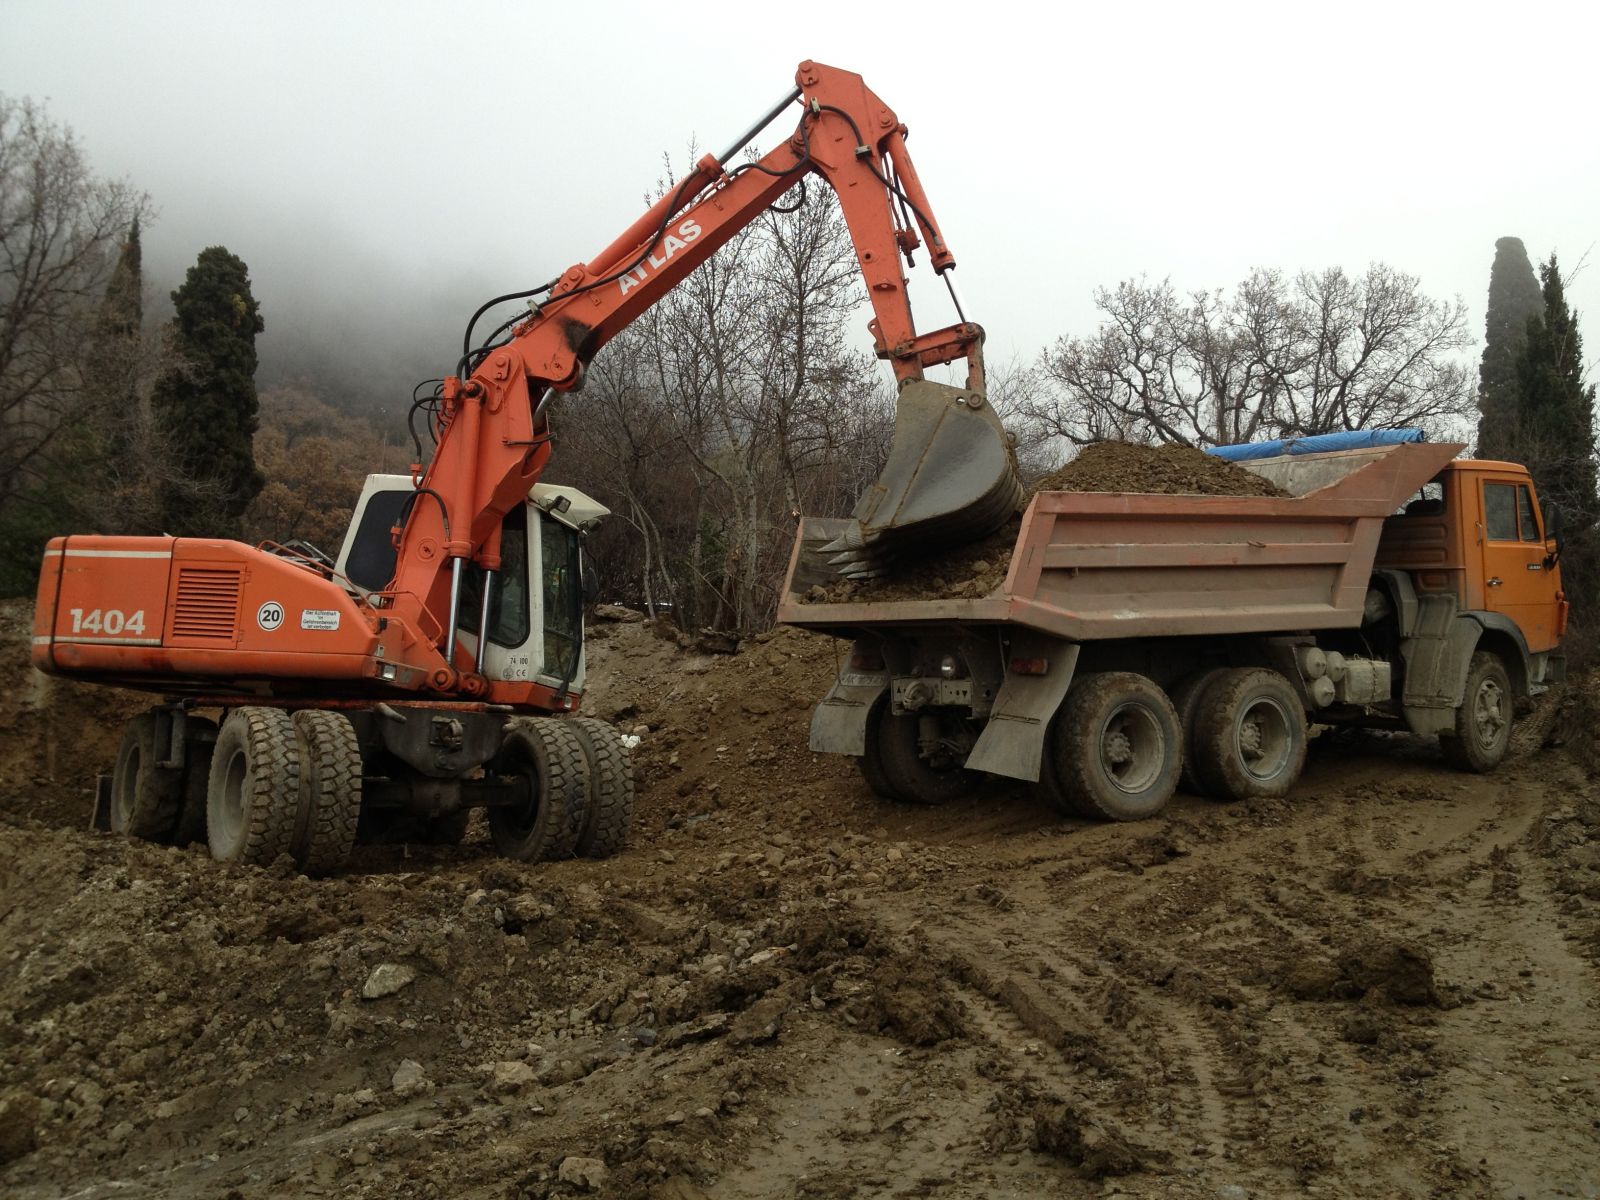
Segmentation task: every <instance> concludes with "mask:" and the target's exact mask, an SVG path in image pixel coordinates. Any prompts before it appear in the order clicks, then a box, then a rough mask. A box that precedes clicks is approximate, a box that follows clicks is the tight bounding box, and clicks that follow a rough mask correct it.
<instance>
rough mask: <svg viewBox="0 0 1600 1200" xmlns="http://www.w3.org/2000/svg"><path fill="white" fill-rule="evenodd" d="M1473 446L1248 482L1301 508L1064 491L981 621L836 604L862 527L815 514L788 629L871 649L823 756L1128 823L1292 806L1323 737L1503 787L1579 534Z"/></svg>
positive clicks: (912, 791)
mask: <svg viewBox="0 0 1600 1200" xmlns="http://www.w3.org/2000/svg"><path fill="white" fill-rule="evenodd" d="M1304 448H1305V447H1304V445H1301V446H1286V447H1285V449H1286V450H1287V451H1301V450H1303V449H1304ZM1463 449H1464V447H1462V446H1460V445H1456V444H1445V443H1441V444H1427V443H1423V442H1420V441H1401V442H1396V443H1393V444H1376V445H1364V446H1361V447H1359V448H1355V449H1343V450H1332V451H1323V452H1313V453H1302V452H1284V453H1273V454H1269V455H1268V456H1266V457H1257V458H1253V459H1249V460H1246V461H1241V462H1239V463H1238V465H1239V466H1241V467H1243V468H1245V469H1247V470H1250V471H1254V472H1255V473H1257V474H1258V475H1261V476H1263V477H1264V478H1266V479H1268V480H1270V481H1271V482H1273V483H1274V484H1276V485H1277V486H1278V487H1279V488H1280V489H1281V490H1282V491H1284V492H1285V493H1287V495H1286V496H1285V497H1282V498H1277V497H1273V498H1266V497H1239V496H1169V495H1142V494H1137V495H1136V494H1124V493H1103V492H1089V493H1066V492H1041V493H1039V494H1037V495H1035V496H1034V497H1033V499H1032V500H1031V501H1030V503H1029V504H1028V507H1027V510H1026V512H1025V514H1024V516H1023V520H1022V528H1021V532H1020V534H1019V536H1018V538H1017V542H1016V545H1015V547H1014V549H1013V552H1012V557H1011V563H1010V569H1009V572H1008V574H1007V575H1006V579H1005V582H1004V584H1002V585H1001V586H1000V588H999V589H998V590H997V591H995V592H994V593H993V594H991V595H989V596H985V597H983V598H981V599H948V600H945V599H925V600H924V599H919V600H901V601H884V602H850V603H832V602H826V601H823V602H812V597H814V596H816V595H817V593H814V592H813V591H812V589H813V588H814V587H815V586H816V585H818V584H826V583H830V582H834V581H836V579H837V576H836V575H835V574H834V572H833V571H832V570H831V569H830V568H829V566H828V565H827V562H826V555H825V554H824V553H823V552H822V547H824V546H826V545H828V543H830V542H831V541H832V540H833V538H834V537H836V536H837V533H838V531H839V529H840V528H841V526H842V524H843V523H842V522H840V521H835V520H829V519H821V518H809V517H808V518H806V519H805V520H804V521H803V523H802V525H801V528H800V530H799V533H798V536H797V539H796V543H795V547H794V551H793V554H792V556H791V559H790V565H789V573H788V577H787V579H786V582H785V594H784V596H783V598H782V600H781V602H780V605H779V609H778V617H779V620H781V621H783V622H784V623H786V624H790V625H796V626H800V627H803V628H808V629H815V630H818V631H820V632H824V633H829V634H832V635H834V636H836V637H839V638H844V639H849V640H850V641H851V642H852V643H853V645H852V649H851V653H850V655H849V658H848V661H847V662H846V663H845V665H844V666H843V667H842V668H841V670H840V672H839V675H838V678H837V679H836V680H835V681H834V684H833V687H832V688H831V689H830V690H829V692H828V694H827V696H826V697H824V698H823V700H822V701H821V703H819V704H818V705H817V707H816V709H815V711H814V713H813V717H812V724H811V747H812V749H813V750H816V751H820V752H827V753H836V754H848V755H852V756H854V757H855V758H856V759H857V761H858V762H859V764H860V767H861V771H862V774H863V775H864V776H865V777H866V780H867V782H868V784H869V785H870V786H871V787H872V789H873V790H874V791H876V792H877V793H878V794H880V795H882V796H885V797H887V798H894V799H902V800H907V801H911V802H917V803H935V802H938V801H940V800H944V799H947V798H951V797H953V796H956V795H959V794H961V793H962V792H964V791H966V790H968V789H969V788H970V787H971V786H972V785H973V784H974V783H975V782H977V778H978V776H979V775H981V774H990V775H998V776H1005V777H1009V778H1013V779H1021V780H1029V781H1037V782H1038V783H1039V784H1040V785H1041V787H1042V788H1043V790H1044V791H1045V793H1046V794H1047V795H1048V796H1049V798H1050V799H1051V801H1052V802H1053V803H1055V804H1056V805H1057V806H1058V807H1059V808H1061V809H1062V810H1063V811H1069V812H1075V813H1082V814H1086V815H1092V816H1103V817H1111V818H1116V819H1121V820H1132V819H1136V818H1140V817H1145V816H1150V815H1152V814H1154V813H1156V812H1159V811H1160V810H1161V809H1162V808H1163V807H1164V806H1165V804H1166V803H1167V801H1168V799H1169V798H1170V797H1171V796H1172V794H1173V792H1174V791H1175V790H1176V789H1177V787H1178V786H1179V783H1180V779H1181V780H1182V782H1183V783H1184V784H1185V786H1186V787H1187V788H1190V789H1193V790H1198V791H1200V792H1203V793H1206V794H1209V795H1212V796H1215V797H1217V798H1219V799H1241V798H1245V797H1252V796H1281V795H1283V794H1284V793H1285V792H1286V791H1287V790H1288V789H1289V788H1290V787H1291V786H1292V785H1293V784H1294V781H1295V780H1296V778H1298V776H1299V774H1300V771H1301V768H1302V766H1303V764H1304V761H1305V753H1306V739H1307V726H1308V724H1309V723H1312V722H1315V723H1318V724H1326V725H1363V726H1370V727H1378V728H1385V729H1400V730H1410V731H1412V732H1414V733H1421V734H1437V735H1439V737H1440V743H1441V746H1442V747H1443V750H1444V753H1445V755H1446V756H1447V757H1448V758H1449V759H1450V761H1451V762H1453V763H1455V764H1457V765H1459V766H1461V767H1463V768H1465V769H1468V770H1474V771H1487V770H1489V769H1491V768H1493V767H1494V766H1495V765H1496V764H1497V763H1498V762H1499V761H1500V760H1501V759H1502V758H1503V757H1504V755H1505V753H1506V750H1507V747H1508V744H1509V741H1510V737H1511V727H1512V722H1513V719H1514V713H1515V710H1516V707H1517V705H1518V704H1519V702H1522V701H1524V700H1526V699H1527V698H1529V697H1531V696H1535V695H1537V694H1539V693H1540V692H1542V691H1543V690H1545V688H1546V687H1547V686H1548V685H1549V684H1551V683H1553V682H1557V681H1559V680H1560V679H1561V678H1562V677H1563V674H1564V670H1565V660H1564V659H1563V657H1562V655H1561V652H1560V640H1561V636H1562V633H1563V632H1564V629H1565V626H1566V615H1567V604H1566V600H1565V598H1564V596H1563V595H1562V592H1561V579H1560V569H1559V566H1558V565H1557V564H1558V561H1559V558H1560V537H1559V534H1558V533H1557V531H1556V526H1557V525H1558V524H1559V517H1558V514H1556V513H1555V512H1554V510H1553V509H1551V508H1550V507H1549V506H1545V507H1544V508H1543V509H1541V506H1540V504H1539V502H1538V498H1537V495H1536V493H1535V490H1534V486H1533V481H1532V480H1531V479H1530V477H1529V475H1528V472H1527V470H1526V469H1525V468H1523V467H1520V466H1517V465H1514V464H1511V463H1503V462H1481V461H1472V460H1463V459H1457V458H1456V456H1457V454H1459V453H1460V452H1461V451H1462V450H1463ZM808 593H809V595H808Z"/></svg>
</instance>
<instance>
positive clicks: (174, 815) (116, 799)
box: [111, 712, 183, 843]
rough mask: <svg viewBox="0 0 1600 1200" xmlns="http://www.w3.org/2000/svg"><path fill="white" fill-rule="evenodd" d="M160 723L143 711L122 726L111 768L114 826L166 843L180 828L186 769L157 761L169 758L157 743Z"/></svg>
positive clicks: (133, 834) (130, 834) (146, 839)
mask: <svg viewBox="0 0 1600 1200" xmlns="http://www.w3.org/2000/svg"><path fill="white" fill-rule="evenodd" d="M159 732H160V723H159V721H158V719H157V714H156V713H153V712H147V713H140V714H139V715H138V716H137V717H134V718H133V719H132V720H131V721H129V722H128V724H127V725H126V726H125V727H124V728H123V731H122V745H121V746H120V747H119V748H118V749H117V764H116V766H115V767H113V768H112V771H111V829H112V832H114V833H125V834H128V835H129V836H130V837H136V838H143V839H144V840H145V841H147V842H162V843H167V842H171V841H172V836H173V834H174V832H175V831H176V829H177V824H178V809H179V806H180V803H181V801H182V798H183V772H182V771H181V770H177V769H174V768H171V767H159V766H157V765H156V764H157V763H158V762H160V761H161V760H162V759H163V758H165V757H166V752H165V748H164V747H162V746H160V745H158V744H157V742H158V740H159V739H158V738H157V736H156V735H157V734H158V733H159Z"/></svg>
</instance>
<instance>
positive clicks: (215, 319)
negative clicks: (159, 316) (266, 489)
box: [151, 246, 265, 537]
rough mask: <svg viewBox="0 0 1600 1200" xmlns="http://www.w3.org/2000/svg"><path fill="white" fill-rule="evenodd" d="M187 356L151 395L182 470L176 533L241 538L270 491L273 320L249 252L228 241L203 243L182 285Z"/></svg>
mask: <svg viewBox="0 0 1600 1200" xmlns="http://www.w3.org/2000/svg"><path fill="white" fill-rule="evenodd" d="M172 302H173V304H174V305H175V306H176V308H177V315H176V316H175V317H174V318H173V348H174V350H175V351H176V353H177V355H178V357H179V359H180V362H179V364H178V365H177V366H176V367H174V368H173V369H172V370H171V371H168V372H167V373H166V374H165V375H163V376H162V377H161V378H160V379H159V380H158V381H157V382H156V386H155V391H154V393H153V394H152V396H151V411H152V414H153V416H154V417H155V420H156V422H157V426H158V428H159V430H160V431H161V433H162V435H163V437H164V439H165V443H166V451H167V453H168V454H170V455H171V456H172V458H173V462H172V463H171V464H170V466H171V467H172V468H174V470H173V472H172V473H173V475H174V478H173V480H172V481H170V482H169V483H168V484H167V486H166V487H165V488H164V500H163V505H162V508H163V514H164V516H163V523H164V524H165V526H166V532H168V533H172V534H177V535H178V536H187V537H231V536H236V535H237V533H238V530H239V517H240V515H241V514H242V513H243V512H244V510H245V509H246V508H247V507H249V504H250V501H251V500H253V499H254V498H255V496H256V493H257V492H259V491H260V490H261V487H262V484H263V482H264V481H263V479H262V477H261V473H260V472H259V471H258V470H256V463H255V454H254V451H253V449H252V446H251V439H252V437H253V435H254V434H255V431H256V424H257V419H256V411H257V403H256V383H255V373H256V334H258V333H260V332H261V331H262V330H263V329H264V328H265V324H264V322H263V321H262V319H261V313H260V311H259V309H258V308H257V306H256V301H255V297H254V296H252V295H251V293H250V274H249V268H247V267H246V266H245V264H244V262H243V260H241V259H239V258H237V257H235V256H234V255H232V254H230V253H229V252H228V251H227V250H226V249H225V248H224V247H222V246H211V247H208V248H207V249H205V250H202V251H201V252H200V256H199V258H197V259H196V260H195V264H194V266H192V267H190V268H189V271H188V274H187V276H186V277H185V278H184V281H183V286H182V287H180V288H178V290H177V291H175V292H173V293H172Z"/></svg>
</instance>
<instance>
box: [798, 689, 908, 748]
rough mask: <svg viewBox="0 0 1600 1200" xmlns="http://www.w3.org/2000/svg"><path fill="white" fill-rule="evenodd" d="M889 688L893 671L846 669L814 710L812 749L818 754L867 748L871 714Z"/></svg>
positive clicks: (812, 716) (812, 711)
mask: <svg viewBox="0 0 1600 1200" xmlns="http://www.w3.org/2000/svg"><path fill="white" fill-rule="evenodd" d="M888 689H889V672H887V671H883V672H881V673H879V672H868V671H856V670H852V669H849V668H847V669H846V670H844V671H842V672H841V673H840V675H839V677H838V678H837V679H835V680H834V681H833V686H832V687H831V688H829V689H828V694H827V695H826V696H824V697H823V698H822V700H821V702H819V703H818V704H817V706H816V707H815V708H813V709H812V710H811V749H812V750H813V751H814V752H815V753H817V754H849V755H853V756H855V757H857V758H859V757H860V756H861V755H863V754H865V753H866V752H867V716H868V714H870V713H871V712H872V705H873V702H874V701H876V700H877V698H878V697H879V696H881V695H883V694H884V692H886V691H888Z"/></svg>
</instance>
